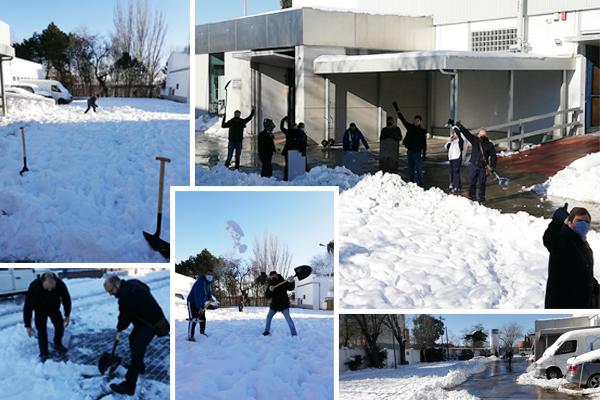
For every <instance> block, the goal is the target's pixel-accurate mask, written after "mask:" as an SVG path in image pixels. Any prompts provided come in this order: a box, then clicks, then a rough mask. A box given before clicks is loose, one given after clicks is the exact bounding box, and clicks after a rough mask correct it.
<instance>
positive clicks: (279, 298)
mask: <svg viewBox="0 0 600 400" xmlns="http://www.w3.org/2000/svg"><path fill="white" fill-rule="evenodd" d="M295 287H296V284H295V283H294V277H293V276H292V277H289V278H288V279H287V281H286V280H285V279H284V278H283V276H281V275H280V274H278V273H277V272H276V271H271V272H270V273H269V287H268V288H267V290H266V291H265V297H266V298H267V299H271V304H270V306H269V313H268V314H267V323H266V325H265V331H264V332H263V335H264V336H269V335H270V334H271V321H272V320H273V317H274V316H275V314H277V312H281V313H282V314H283V316H284V318H285V320H286V321H287V324H288V326H289V328H290V333H291V334H292V336H298V333H297V332H296V327H295V326H294V321H293V320H292V317H291V316H290V299H289V298H288V294H287V292H288V291H290V290H294V289H295Z"/></svg>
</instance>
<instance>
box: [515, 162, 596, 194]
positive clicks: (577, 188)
mask: <svg viewBox="0 0 600 400" xmlns="http://www.w3.org/2000/svg"><path fill="white" fill-rule="evenodd" d="M526 190H531V191H533V192H535V193H537V194H544V193H545V194H547V195H548V196H556V197H562V198H566V199H574V200H579V201H587V202H593V203H600V152H599V153H591V154H588V155H586V156H585V157H582V158H579V159H577V160H575V161H573V162H572V163H571V164H570V165H568V166H567V167H566V168H565V169H563V170H561V171H558V172H557V173H556V175H554V176H552V177H550V178H549V179H548V180H547V181H546V182H544V183H543V184H538V185H534V186H532V187H530V188H527V189H526Z"/></svg>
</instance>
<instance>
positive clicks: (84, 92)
mask: <svg viewBox="0 0 600 400" xmlns="http://www.w3.org/2000/svg"><path fill="white" fill-rule="evenodd" d="M69 91H70V92H71V94H72V95H73V96H75V97H88V96H91V95H92V94H100V95H101V96H105V94H104V92H103V89H102V87H101V86H99V85H85V84H75V85H70V87H69ZM160 91H161V86H160V85H132V86H127V85H108V97H159V96H160Z"/></svg>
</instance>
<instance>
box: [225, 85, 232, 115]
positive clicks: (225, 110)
mask: <svg viewBox="0 0 600 400" xmlns="http://www.w3.org/2000/svg"><path fill="white" fill-rule="evenodd" d="M230 83H231V81H229V82H227V84H226V85H225V88H224V90H225V104H223V115H227V86H229V84H230Z"/></svg>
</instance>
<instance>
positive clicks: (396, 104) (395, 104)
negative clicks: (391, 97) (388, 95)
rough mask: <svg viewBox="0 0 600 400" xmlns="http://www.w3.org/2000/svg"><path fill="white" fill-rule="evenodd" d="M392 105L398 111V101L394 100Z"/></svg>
mask: <svg viewBox="0 0 600 400" xmlns="http://www.w3.org/2000/svg"><path fill="white" fill-rule="evenodd" d="M392 105H393V106H394V110H396V111H398V103H397V102H395V101H394V102H393V103H392Z"/></svg>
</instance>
